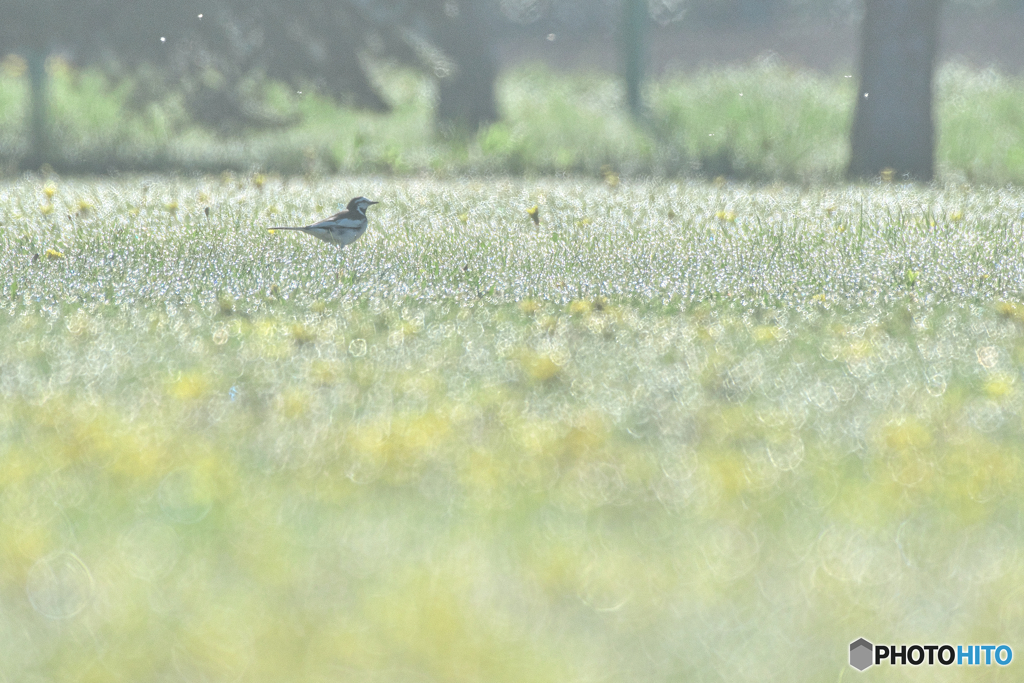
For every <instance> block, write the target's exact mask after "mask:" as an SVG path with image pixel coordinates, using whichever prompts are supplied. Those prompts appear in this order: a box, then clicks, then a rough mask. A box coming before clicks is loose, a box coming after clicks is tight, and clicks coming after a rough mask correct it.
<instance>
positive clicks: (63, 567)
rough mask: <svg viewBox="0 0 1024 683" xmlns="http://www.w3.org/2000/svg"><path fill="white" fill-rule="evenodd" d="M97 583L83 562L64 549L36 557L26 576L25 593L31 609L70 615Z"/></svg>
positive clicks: (86, 601)
mask: <svg viewBox="0 0 1024 683" xmlns="http://www.w3.org/2000/svg"><path fill="white" fill-rule="evenodd" d="M95 590H96V586H95V581H94V579H93V577H92V573H91V572H90V571H89V568H88V567H87V566H86V565H85V563H84V562H82V560H81V559H80V558H79V557H78V555H76V554H75V553H72V552H70V551H67V550H59V551H57V552H54V553H51V554H50V555H47V556H45V557H42V558H40V559H39V560H36V562H35V564H33V565H32V566H31V567H30V568H29V570H28V574H27V576H26V577H25V594H26V595H27V596H28V600H29V602H30V603H31V604H32V607H33V609H35V610H36V611H37V612H39V613H40V614H42V615H43V616H44V617H47V618H48V619H69V618H71V617H73V616H75V615H76V614H78V613H79V612H81V611H82V610H83V609H85V608H86V607H87V606H88V605H89V603H90V602H91V601H92V599H93V595H94V593H95Z"/></svg>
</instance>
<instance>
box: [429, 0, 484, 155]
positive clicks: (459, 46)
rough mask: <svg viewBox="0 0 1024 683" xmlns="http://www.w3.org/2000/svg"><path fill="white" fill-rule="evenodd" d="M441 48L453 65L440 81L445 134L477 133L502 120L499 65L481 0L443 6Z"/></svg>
mask: <svg viewBox="0 0 1024 683" xmlns="http://www.w3.org/2000/svg"><path fill="white" fill-rule="evenodd" d="M441 5H442V8H441V12H442V16H441V17H440V21H438V28H437V31H438V45H439V46H440V48H441V49H442V50H444V52H445V54H446V55H447V56H448V58H449V59H450V60H451V61H452V62H453V67H452V69H451V71H450V72H449V73H447V74H445V75H444V76H442V77H441V78H439V79H438V89H437V111H436V113H435V125H436V126H437V129H438V132H440V133H441V134H442V135H451V134H454V133H459V132H463V133H475V132H476V131H477V130H478V129H479V128H480V127H481V126H483V125H486V124H488V123H491V122H493V121H497V120H498V105H497V99H496V97H495V93H494V83H495V80H496V79H497V73H498V69H497V65H496V63H495V59H494V55H493V54H492V52H491V45H490V41H489V39H488V32H487V25H486V22H485V20H484V19H485V17H484V9H483V8H482V7H481V6H480V5H481V2H480V0H462V1H461V2H454V0H447V1H446V2H444V3H441Z"/></svg>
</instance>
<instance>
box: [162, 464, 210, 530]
mask: <svg viewBox="0 0 1024 683" xmlns="http://www.w3.org/2000/svg"><path fill="white" fill-rule="evenodd" d="M157 498H158V500H159V503H160V510H161V511H162V512H163V513H164V515H166V516H167V518H168V519H170V520H171V521H173V522H177V523H179V524H195V523H196V522H200V521H202V519H203V518H204V517H206V515H208V514H209V513H210V510H211V509H212V508H213V497H212V491H211V490H210V485H209V482H207V481H204V480H203V479H202V478H201V477H200V476H199V475H197V474H196V473H195V472H193V471H191V470H185V469H181V470H175V471H173V472H171V473H170V474H168V475H167V476H165V477H164V478H163V479H162V480H161V481H160V487H159V491H158V494H157Z"/></svg>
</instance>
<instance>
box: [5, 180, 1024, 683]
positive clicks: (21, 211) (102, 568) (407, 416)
mask: <svg viewBox="0 0 1024 683" xmlns="http://www.w3.org/2000/svg"><path fill="white" fill-rule="evenodd" d="M356 194H365V195H367V196H369V197H371V198H373V199H379V200H381V201H382V204H381V205H379V206H375V207H374V208H373V209H371V211H370V213H371V217H372V227H371V230H370V232H369V233H368V234H367V236H366V237H365V238H364V239H363V240H362V241H360V242H358V243H357V244H356V245H354V246H353V247H352V248H350V249H348V250H346V251H343V252H338V251H336V250H335V249H333V248H330V247H328V246H326V245H323V244H322V243H320V242H318V241H315V240H313V239H312V238H308V237H306V236H304V235H298V234H282V233H277V234H269V233H268V232H267V231H266V228H267V227H269V226H271V225H280V224H296V223H302V222H306V221H309V220H311V219H314V218H318V217H320V216H321V215H323V214H324V213H325V212H328V211H331V210H333V209H334V202H335V200H338V201H341V202H344V201H345V200H347V199H348V197H350V196H353V195H356ZM0 198H2V199H0V272H2V276H3V277H2V280H0V282H2V283H3V287H4V290H3V291H2V292H0V539H2V542H0V671H2V674H3V675H2V676H0V678H5V679H6V681H11V682H13V681H22V680H60V681H69V682H72V681H133V682H134V681H147V680H188V681H237V680H244V681H316V682H322V681H376V682H385V681H422V682H429V681H437V682H442V681H467V682H468V681H559V682H561V681H571V680H577V681H590V680H593V681H597V680H602V681H660V680H664V681H678V680H727V681H763V680H793V681H822V680H837V679H839V678H841V677H843V675H844V673H845V675H847V676H849V675H850V674H852V673H853V672H852V670H848V669H847V664H846V658H847V647H848V643H849V642H850V641H852V640H854V639H855V638H857V637H860V636H866V637H868V638H869V639H871V640H873V641H874V642H894V643H913V642H922V643H953V644H956V643H975V642H981V643H986V642H993V643H1008V644H1011V645H1015V644H1017V643H1019V642H1021V639H1022V637H1024V600H1022V599H1021V598H1022V594H1021V588H1020V585H1021V582H1022V579H1024V554H1022V551H1024V528H1022V519H1021V502H1020V501H1021V500H1022V499H1024V471H1022V465H1021V455H1022V453H1024V439H1022V436H1024V434H1022V427H1024V423H1022V413H1024V390H1022V377H1021V373H1022V369H1024V306H1022V305H1021V304H1020V303H1019V300H1020V298H1021V295H1022V293H1024V254H1022V252H1021V249H1020V244H1021V241H1022V237H1024V235H1022V233H1024V193H1022V192H1017V191H970V190H965V189H960V188H957V187H950V188H947V189H921V188H914V187H902V186H888V187H874V188H867V187H851V188H845V189H835V190H815V191H800V190H796V189H791V188H783V187H779V188H774V189H773V190H757V189H751V188H747V187H743V186H729V185H706V184H654V183H651V184H632V183H628V182H623V183H621V184H619V185H618V187H617V188H614V189H613V188H610V187H608V186H607V184H604V183H597V184H579V183H568V182H557V181H544V182H537V183H517V182H506V181H496V182H491V183H486V184H485V183H479V182H463V181H460V182H452V183H431V182H418V181H407V182H396V181H393V180H389V181H387V182H384V181H381V180H377V179H364V180H362V181H357V180H330V181H323V182H306V181H296V180H290V181H286V180H280V179H276V178H265V177H262V176H260V177H256V178H241V179H239V178H232V177H222V178H221V179H219V180H217V179H211V180H198V181H183V180H177V181H175V180H171V181H168V180H159V179H155V178H150V179H147V178H134V179H128V180H120V181H113V180H111V181H96V182H75V181H69V180H63V179H51V180H48V181H45V182H44V181H41V180H33V179H26V180H23V181H19V182H15V183H9V184H6V185H4V186H2V187H0ZM534 205H536V206H538V207H539V209H538V210H539V216H540V219H541V223H540V226H538V227H535V226H534V225H533V223H532V222H531V220H530V218H529V216H528V215H527V213H526V210H527V209H528V208H530V207H532V206H534ZM207 209H209V211H208V212H207ZM936 668H937V667H936ZM993 668H995V667H993ZM968 673H969V674H970V675H969V676H968V675H967V674H968ZM996 673H997V672H995V671H990V670H979V669H972V670H970V671H969V672H967V671H965V670H963V669H958V668H957V667H951V668H950V669H948V670H947V669H944V670H941V671H935V670H931V671H929V675H930V676H931V677H940V678H941V677H942V676H946V677H947V679H948V680H959V679H957V678H956V677H957V676H961V677H963V679H964V680H968V679H969V680H972V681H974V680H988V679H986V678H985V677H986V676H990V677H991V678H992V679H994V678H995V676H996ZM1000 673H1008V672H1000ZM33 677H35V678H33Z"/></svg>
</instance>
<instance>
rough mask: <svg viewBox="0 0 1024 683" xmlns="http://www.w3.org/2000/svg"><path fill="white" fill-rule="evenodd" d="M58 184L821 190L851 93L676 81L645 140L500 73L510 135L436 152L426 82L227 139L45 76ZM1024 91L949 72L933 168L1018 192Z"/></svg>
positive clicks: (1, 98) (778, 75) (10, 165)
mask: <svg viewBox="0 0 1024 683" xmlns="http://www.w3.org/2000/svg"><path fill="white" fill-rule="evenodd" d="M50 72H51V76H52V78H51V83H52V87H51V94H52V97H51V99H52V106H51V110H52V114H53V119H54V123H53V137H54V146H55V155H56V156H55V159H54V166H55V167H57V168H58V170H64V171H73V172H87V173H106V172H108V171H109V170H126V169H134V170H136V171H140V170H149V171H220V170H223V169H234V170H237V171H246V172H248V171H252V170H256V169H259V170H263V171H275V172H279V173H301V174H312V175H318V174H319V175H322V174H324V173H332V172H344V173H363V174H366V173H384V174H392V175H395V174H397V175H406V176H408V175H416V174H425V173H430V174H433V175H435V176H437V175H441V176H458V175H463V174H467V173H470V174H489V173H496V174H502V175H527V176H529V175H544V174H570V175H591V176H597V175H605V176H608V175H609V174H612V173H614V174H618V175H621V176H626V177H638V176H657V177H685V176H691V177H705V178H715V177H718V176H725V177H729V178H739V179H747V180H758V181H787V182H799V183H815V182H822V181H836V180H840V179H842V177H843V173H844V172H845V165H846V162H847V157H848V139H849V130H850V121H851V118H852V106H853V102H854V89H855V87H856V82H855V81H856V79H855V78H853V77H847V76H844V75H842V74H838V75H835V76H823V75H820V74H814V73H811V72H805V71H798V70H794V69H791V68H789V67H786V66H784V65H781V64H779V63H776V62H773V61H771V60H765V61H762V62H759V63H756V64H753V65H751V66H749V67H744V68H727V69H718V70H714V71H703V72H697V73H692V74H683V73H678V74H673V75H669V76H666V77H663V78H661V79H659V80H658V81H656V82H654V83H652V84H651V85H650V87H649V89H648V93H647V102H648V104H649V108H650V110H649V115H648V119H647V122H646V123H644V124H643V125H637V124H635V123H634V122H633V121H632V120H631V119H630V118H629V116H628V115H627V114H626V113H625V106H624V104H623V102H622V93H621V84H620V83H619V82H618V81H617V80H616V79H614V78H612V77H609V76H607V75H598V74H589V75H588V74H574V75H566V74H559V73H555V72H552V71H550V70H548V69H546V68H544V67H542V66H534V67H528V68H518V69H515V70H512V71H509V72H506V73H505V74H503V76H502V77H501V79H500V81H499V84H498V98H499V102H500V109H501V112H502V117H503V119H502V121H500V122H498V123H496V124H494V125H492V126H489V127H487V128H485V129H483V130H481V131H480V132H479V133H478V134H476V135H474V136H470V137H467V138H465V139H461V140H450V141H447V142H445V141H441V140H438V139H437V138H436V137H435V135H434V133H433V128H432V113H431V110H432V107H433V104H432V102H433V98H434V92H433V86H432V83H431V82H430V81H429V79H426V78H422V77H419V76H416V75H415V74H411V73H409V72H403V71H396V70H393V69H388V68H380V69H378V70H377V78H378V81H379V83H380V89H381V91H382V92H383V93H384V94H385V96H386V97H387V98H388V99H389V100H390V101H391V102H392V104H393V105H394V111H393V112H392V113H391V114H389V115H387V116H381V115H377V114H372V113H367V112H361V111H355V110H352V109H348V108H345V107H339V106H337V105H336V104H334V103H332V102H330V101H329V100H326V99H324V98H322V97H319V96H317V95H316V94H312V93H305V94H297V93H294V92H291V91H290V90H289V89H288V88H286V87H284V86H283V85H280V84H276V83H262V84H251V85H252V88H251V89H252V90H253V91H254V92H259V93H262V94H261V96H260V100H259V105H260V108H261V109H262V110H266V111H268V112H272V113H274V114H276V115H277V116H279V117H280V118H281V119H282V120H294V121H296V123H295V125H291V126H287V127H283V128H279V129H271V130H241V131H238V132H237V134H236V135H234V136H220V135H217V134H215V133H214V132H212V131H210V130H209V129H206V128H203V127H201V126H199V125H197V124H196V122H195V121H194V120H193V119H192V117H191V116H190V115H189V113H188V110H187V108H186V105H185V102H184V100H183V98H182V96H181V95H180V94H174V93H170V94H167V95H166V96H165V97H163V98H162V99H159V100H157V101H154V102H151V103H148V104H146V105H145V106H141V107H140V106H133V105H132V101H133V96H132V89H131V87H130V84H128V83H121V84H119V85H118V84H114V83H111V82H109V81H108V80H106V79H105V77H103V76H102V75H101V74H99V73H96V72H94V71H89V70H86V71H79V70H76V69H74V68H72V67H70V66H69V65H67V64H66V63H65V62H62V61H60V60H57V59H54V60H51V63H50ZM1022 109H1024V84H1022V82H1021V80H1020V79H1019V78H1013V77H1009V76H1004V75H1001V74H999V73H997V72H995V71H979V70H976V69H971V68H968V67H964V66H961V65H957V64H947V65H945V66H944V67H942V68H941V69H940V70H939V72H938V78H937V82H936V118H937V131H938V147H937V161H938V169H939V175H940V177H941V178H942V179H943V180H944V181H964V180H966V181H970V182H980V183H988V184H993V185H1003V184H1006V183H1015V184H1021V183H1024V128H1022V126H1021V120H1020V111H1021V110H1022ZM27 112H28V83H27V79H26V77H25V75H24V65H23V64H21V63H20V62H19V61H18V60H17V59H16V58H8V59H7V60H6V61H5V62H3V63H2V64H0V170H2V169H7V170H10V169H14V168H16V167H17V163H18V160H19V159H21V158H22V157H23V156H24V155H25V153H26V151H27V148H26V145H27V144H28V142H27V141H28V136H27V135H26V133H25V131H26V120H27Z"/></svg>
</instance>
